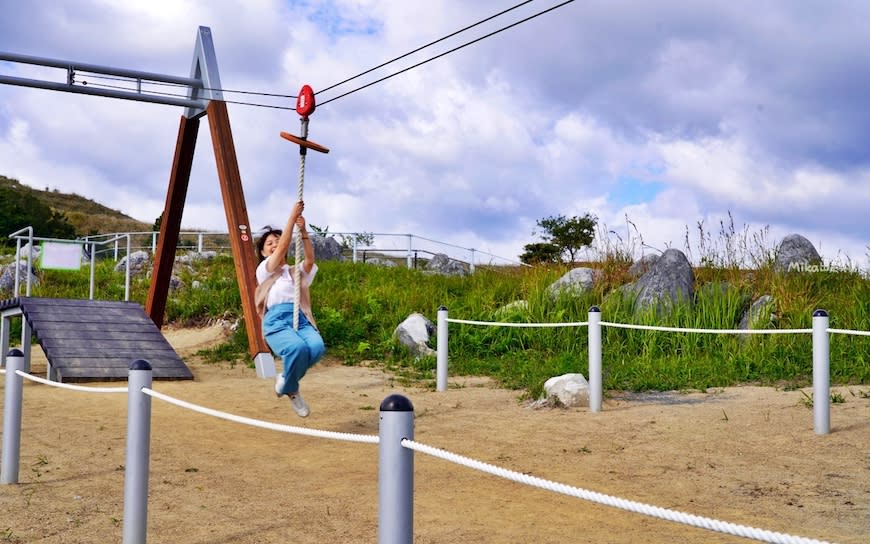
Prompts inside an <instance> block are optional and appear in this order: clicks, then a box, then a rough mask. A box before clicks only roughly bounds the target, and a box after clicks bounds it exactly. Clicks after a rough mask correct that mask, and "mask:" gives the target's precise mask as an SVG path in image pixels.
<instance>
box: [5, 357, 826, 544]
mask: <svg viewBox="0 0 870 544" xmlns="http://www.w3.org/2000/svg"><path fill="white" fill-rule="evenodd" d="M6 360H7V365H6V368H5V369H0V374H2V373H5V374H6V379H5V387H4V404H3V406H4V411H3V428H2V429H0V431H2V435H3V442H2V458H0V485H2V484H6V485H8V484H17V483H18V477H19V474H18V473H19V467H20V457H21V421H22V406H23V397H24V387H23V382H24V379H28V380H31V381H34V382H38V383H41V384H44V385H48V386H51V387H57V388H61V389H70V390H75V391H83V392H92V393H126V394H127V435H126V446H125V462H124V515H123V518H122V519H123V537H122V538H123V540H122V543H123V544H140V543H144V542H146V541H147V526H148V523H147V522H148V482H149V479H150V474H149V472H150V451H151V419H152V416H151V404H152V398H157V399H159V400H162V401H164V402H167V403H169V404H172V405H174V406H176V407H180V408H183V409H188V410H191V411H194V412H198V413H201V414H205V415H209V416H212V417H216V418H219V419H223V420H227V421H232V422H235V423H240V424H244V425H249V426H253V427H259V428H262V429H267V430H272V431H279V432H285V433H293V434H299V435H306V436H309V437H314V438H325V439H332V440H342V441H350V442H359V443H365V444H377V445H378V525H377V527H378V529H377V533H378V542H379V544H400V543H401V544H406V543H410V542H413V540H414V452H415V451H416V452H420V453H423V454H427V455H430V456H433V457H437V458H440V459H442V460H445V461H449V462H452V463H454V464H457V465H462V466H465V467H467V468H471V469H474V470H478V471H480V472H483V473H487V474H490V475H493V476H497V477H501V478H504V479H507V480H511V481H514V482H516V483H521V484H525V485H529V486H532V487H537V488H540V489H543V490H547V491H552V492H555V493H560V494H563V495H568V496H572V497H576V498H579V499H583V500H586V501H589V502H593V503H597V504H602V505H605V506H609V507H612V508H617V509H621V510H624V511H627V512H633V513H639V514H644V515H646V516H650V517H654V518H658V519H662V520H666V521H672V522H674V523H682V524H684V525H688V526H691V527H696V528H700V529H705V530H708V531H714V532H718V533H724V534H730V535H735V536H740V537H744V538H750V539H753V540H758V541H761V542H773V543H783V544H786V543H787V544H792V543H798V544H824V543H823V542H822V541H819V540H815V539H811V538H805V537H800V536H793V535H789V534H784V533H779V532H775V531H769V530H765V529H758V528H755V527H750V526H746V525H738V524H735V523H730V522H725V521H720V520H717V519H713V518H708V517H704V516H698V515H695V514H688V513H684V512H680V511H677V510H671V509H668V508H662V507H659V506H653V505H650V504H645V503H641V502H636V501H632V500H627V499H623V498H619V497H615V496H611V495H607V494H603V493H599V492H595V491H590V490H587V489H582V488H578V487H573V486H569V485H566V484H562V483H558V482H554V481H550V480H545V479H543V478H538V477H535V476H530V475H529V474H528V473H523V472H517V471H513V470H508V469H505V468H502V467H498V466H495V465H492V464H489V463H484V462H482V461H479V460H476V459H471V458H469V457H465V456H462V455H458V454H456V453H453V452H449V451H445V450H442V449H439V448H435V447H433V446H430V445H427V444H424V443H421V442H417V441H415V440H414V419H415V417H414V407H413V405H412V404H411V401H410V400H409V399H407V398H406V397H404V396H402V395H399V394H392V395H390V396H388V397H386V398H385V399H384V400H383V401H382V402H381V404H380V412H379V422H380V425H379V429H378V435H377V436H374V435H359V434H351V433H342V432H335V431H325V430H319V429H310V428H306V427H293V426H290V425H282V424H276V423H270V422H266V421H260V420H257V419H253V418H249V417H242V416H238V415H234V414H230V413H227V412H221V411H219V410H215V409H212V408H207V407H204V406H199V405H196V404H192V403H190V402H186V401H184V400H181V399H177V398H174V397H171V396H169V395H166V394H163V393H160V392H158V391H155V390H153V389H152V388H151V386H152V369H151V365H150V364H149V363H148V361H146V360H141V359H140V360H135V361H133V362H131V364H130V368H129V378H128V385H127V387H112V388H105V387H86V386H75V385H71V384H62V383H58V382H52V381H49V380H44V379H42V378H38V377H36V376H33V375H31V374H28V373H26V372H24V370H23V367H24V356H23V353H22V352H21V351H20V350H17V349H13V350H10V352H9V353H8V356H7V358H6ZM532 538H533V536H532V535H528V536H527V537H526V538H525V539H526V540H530V539H532ZM522 539H523V538H520V539H519V540H522Z"/></svg>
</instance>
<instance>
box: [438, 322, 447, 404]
mask: <svg viewBox="0 0 870 544" xmlns="http://www.w3.org/2000/svg"><path fill="white" fill-rule="evenodd" d="M435 353H436V354H437V355H436V365H435V374H436V376H435V391H447V306H441V307H440V308H438V326H437V329H436V331H435Z"/></svg>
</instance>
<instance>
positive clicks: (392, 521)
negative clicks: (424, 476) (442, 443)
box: [378, 395, 414, 544]
mask: <svg viewBox="0 0 870 544" xmlns="http://www.w3.org/2000/svg"><path fill="white" fill-rule="evenodd" d="M378 435H379V438H380V441H379V445H378V544H410V543H411V542H413V541H414V452H413V450H409V449H407V448H405V447H403V446H402V440H403V439H406V438H407V439H409V440H413V439H414V406H412V405H411V401H410V400H408V399H407V398H406V397H403V396H402V395H390V396H389V397H387V398H385V399H384V400H383V401H382V402H381V416H380V430H379V432H378Z"/></svg>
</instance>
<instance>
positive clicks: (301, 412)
mask: <svg viewBox="0 0 870 544" xmlns="http://www.w3.org/2000/svg"><path fill="white" fill-rule="evenodd" d="M290 404H291V405H292V406H293V411H294V412H296V415H297V416H299V417H308V404H306V403H305V399H303V398H302V395H300V394H299V391H297V392H295V393H290Z"/></svg>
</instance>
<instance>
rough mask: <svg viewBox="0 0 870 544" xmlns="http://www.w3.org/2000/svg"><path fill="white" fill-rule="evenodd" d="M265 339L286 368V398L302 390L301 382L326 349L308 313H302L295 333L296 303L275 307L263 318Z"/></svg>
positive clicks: (284, 389) (283, 392)
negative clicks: (294, 312) (294, 307)
mask: <svg viewBox="0 0 870 544" xmlns="http://www.w3.org/2000/svg"><path fill="white" fill-rule="evenodd" d="M263 336H265V337H266V342H267V343H268V344H269V347H270V348H272V351H274V352H275V354H276V355H278V356H279V357H281V362H282V364H283V365H284V373H283V375H284V388H283V389H282V390H281V393H282V394H284V395H286V394H289V393H295V392H297V391H299V380H301V379H302V376H304V375H305V373H306V372H308V369H309V368H311V367H312V366H314V364H315V363H316V362H317V361H319V360H320V358H321V357H323V353H324V352H325V351H326V346H325V345H324V343H323V338H322V337H321V336H320V333H319V332H318V331H317V329H316V328H314V325H312V324H311V323H310V322H309V321H308V318H306V317H305V314H304V313H302V312H299V330H298V331H295V330H293V303H292V302H287V303H284V304H276V305H275V306H272V307H271V308H269V309H268V310H267V311H266V315H265V316H264V317H263Z"/></svg>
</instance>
